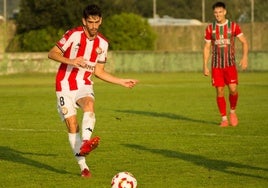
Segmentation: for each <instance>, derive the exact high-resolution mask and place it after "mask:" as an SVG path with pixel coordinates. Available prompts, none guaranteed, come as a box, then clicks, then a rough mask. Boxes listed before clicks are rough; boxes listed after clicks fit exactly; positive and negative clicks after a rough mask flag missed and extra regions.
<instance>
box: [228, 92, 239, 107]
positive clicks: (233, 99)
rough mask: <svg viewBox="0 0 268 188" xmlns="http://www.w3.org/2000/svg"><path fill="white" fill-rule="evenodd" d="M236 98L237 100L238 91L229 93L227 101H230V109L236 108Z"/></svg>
mask: <svg viewBox="0 0 268 188" xmlns="http://www.w3.org/2000/svg"><path fill="white" fill-rule="evenodd" d="M237 100H238V93H236V94H234V95H231V94H230V95H229V102H230V108H231V109H232V110H235V108H236V104H237Z"/></svg>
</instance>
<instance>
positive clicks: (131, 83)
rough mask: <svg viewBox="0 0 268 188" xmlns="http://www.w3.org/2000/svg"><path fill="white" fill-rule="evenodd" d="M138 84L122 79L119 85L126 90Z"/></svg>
mask: <svg viewBox="0 0 268 188" xmlns="http://www.w3.org/2000/svg"><path fill="white" fill-rule="evenodd" d="M138 82H139V81H138V80H135V79H122V83H121V85H122V86H124V87H127V88H133V87H134V86H135V85H136V84H137V83H138Z"/></svg>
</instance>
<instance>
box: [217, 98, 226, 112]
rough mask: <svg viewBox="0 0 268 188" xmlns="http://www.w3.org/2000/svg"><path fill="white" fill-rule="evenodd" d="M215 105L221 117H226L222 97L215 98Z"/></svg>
mask: <svg viewBox="0 0 268 188" xmlns="http://www.w3.org/2000/svg"><path fill="white" fill-rule="evenodd" d="M217 105H218V108H219V111H220V113H221V116H226V101H225V98H224V97H217Z"/></svg>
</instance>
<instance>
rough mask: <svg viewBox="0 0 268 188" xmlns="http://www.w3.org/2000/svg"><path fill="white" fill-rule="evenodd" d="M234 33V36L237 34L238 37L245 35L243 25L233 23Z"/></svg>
mask: <svg viewBox="0 0 268 188" xmlns="http://www.w3.org/2000/svg"><path fill="white" fill-rule="evenodd" d="M233 33H234V36H236V37H239V36H241V35H243V33H242V30H241V27H240V25H239V24H237V23H233Z"/></svg>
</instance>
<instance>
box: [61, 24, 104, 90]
mask: <svg viewBox="0 0 268 188" xmlns="http://www.w3.org/2000/svg"><path fill="white" fill-rule="evenodd" d="M57 46H58V47H59V48H60V49H61V50H62V52H63V56H64V57H66V58H69V59H75V58H76V57H81V56H82V57H84V59H85V60H86V62H87V67H86V68H77V67H74V66H72V65H67V64H64V63H61V65H60V67H59V70H58V73H57V76H56V91H62V90H65V91H66V90H67V91H70V90H77V89H78V88H79V87H81V86H83V85H91V84H92V81H91V79H90V78H91V75H92V73H93V72H94V67H95V65H96V63H97V62H103V63H105V62H106V58H107V51H108V42H107V40H105V39H104V38H103V37H102V36H101V35H100V34H98V35H97V37H96V38H95V39H94V40H89V39H88V38H87V36H86V34H85V32H84V28H83V27H77V28H74V29H71V30H69V31H67V32H66V33H65V34H64V35H63V37H62V38H61V40H59V41H58V42H57ZM78 70H79V71H78Z"/></svg>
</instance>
